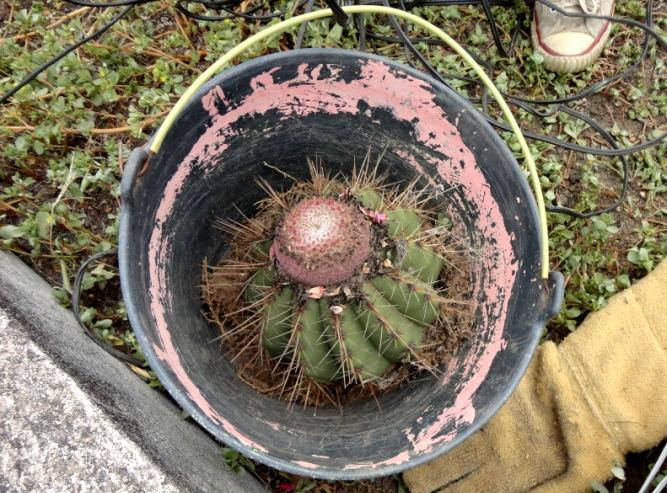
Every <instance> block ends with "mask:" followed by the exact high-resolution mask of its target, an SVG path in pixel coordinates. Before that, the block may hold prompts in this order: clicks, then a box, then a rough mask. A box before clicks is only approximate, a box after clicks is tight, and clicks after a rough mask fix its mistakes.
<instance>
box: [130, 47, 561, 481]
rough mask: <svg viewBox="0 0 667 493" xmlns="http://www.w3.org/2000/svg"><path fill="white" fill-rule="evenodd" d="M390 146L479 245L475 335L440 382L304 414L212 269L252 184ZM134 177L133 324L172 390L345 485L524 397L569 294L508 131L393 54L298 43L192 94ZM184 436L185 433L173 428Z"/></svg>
mask: <svg viewBox="0 0 667 493" xmlns="http://www.w3.org/2000/svg"><path fill="white" fill-rule="evenodd" d="M369 149H370V152H371V153H372V154H373V155H374V156H377V155H379V154H382V153H383V154H384V156H383V158H382V160H381V168H382V169H384V170H386V171H388V173H389V174H390V176H391V178H392V181H393V180H396V181H398V180H409V179H411V178H412V177H414V176H415V175H419V176H420V177H422V182H423V184H424V185H426V186H429V187H431V189H432V191H433V194H432V197H433V200H434V201H436V202H437V203H438V204H440V205H441V206H442V208H443V209H444V210H446V211H447V212H448V213H449V215H450V217H451V218H452V220H453V222H454V224H455V227H456V228H457V233H458V234H459V235H461V236H462V237H467V238H468V239H469V242H470V243H471V244H472V245H473V246H474V248H475V250H476V252H478V259H477V261H476V262H475V265H474V268H473V273H472V277H471V279H470V282H471V284H472V289H473V292H474V296H475V299H476V301H477V302H478V306H477V309H476V314H475V327H474V329H475V330H474V336H473V337H472V338H471V339H470V340H469V341H468V342H467V343H466V344H464V346H463V347H461V348H460V351H459V352H458V354H457V355H456V357H455V358H453V360H452V361H451V362H450V364H449V366H448V367H447V368H446V371H445V376H444V377H443V378H440V379H436V378H427V379H424V380H422V381H419V382H414V383H412V384H408V385H405V386H403V387H402V388H401V389H400V390H398V391H396V392H394V393H392V394H390V395H386V396H384V397H382V398H380V399H379V402H376V401H375V400H373V399H369V400H368V401H360V402H354V403H352V404H349V405H347V406H345V407H344V408H343V409H342V410H341V409H334V408H322V409H317V410H315V409H312V408H302V407H300V406H294V407H293V408H289V406H288V404H287V403H286V402H282V401H280V400H277V399H273V398H269V397H266V396H264V395H262V394H260V393H258V392H257V391H255V390H253V389H252V388H251V387H249V386H248V385H246V384H245V383H244V382H242V381H241V380H240V379H239V378H238V377H237V376H236V374H235V373H234V370H233V368H232V366H231V364H230V363H229V362H228V361H227V360H226V359H225V358H224V357H223V354H222V352H221V350H220V348H219V346H218V343H217V342H212V341H213V340H214V339H215V338H216V337H217V336H218V335H219V333H218V331H217V329H216V328H214V327H212V326H210V325H209V324H208V323H207V322H206V320H205V319H204V318H203V317H202V315H201V312H200V310H201V304H200V290H199V284H200V281H201V278H200V276H201V265H202V262H203V260H204V258H208V259H216V258H219V257H220V255H221V254H222V253H223V252H224V250H225V243H224V237H223V235H222V233H220V232H219V231H217V230H216V229H215V228H213V227H212V223H213V221H214V220H215V219H216V218H221V217H233V218H238V217H239V213H238V212H237V210H236V209H235V207H238V208H239V209H240V210H241V211H243V212H244V213H246V214H252V207H253V203H255V202H256V201H257V200H258V199H260V198H261V197H262V196H263V194H262V191H261V189H260V188H259V187H257V186H256V185H255V184H254V181H253V178H254V177H255V176H257V175H261V176H263V177H264V178H266V179H267V180H268V181H269V182H270V183H272V184H273V185H274V186H275V187H277V188H284V187H286V186H288V185H289V183H290V180H289V179H287V178H285V177H284V175H282V174H280V173H279V172H277V171H274V170H272V169H271V168H269V167H267V166H266V165H265V164H264V163H265V162H266V163H269V164H270V165H271V166H273V167H275V168H279V169H281V170H282V171H284V172H285V173H288V174H289V175H292V176H295V177H297V178H306V177H307V176H308V168H307V164H306V161H307V158H315V157H317V158H321V160H322V162H323V163H324V165H325V166H326V167H327V168H328V169H330V170H332V171H334V172H336V171H342V172H344V173H348V172H350V171H351V169H352V166H353V163H354V162H355V159H356V161H357V163H359V162H360V161H361V160H362V159H363V157H364V156H365V155H366V153H367V152H368V151H369ZM143 157H145V152H144V151H142V150H138V151H135V153H134V154H133V157H132V159H130V162H129V163H128V166H127V168H126V172H125V175H124V177H123V184H122V201H123V203H122V213H121V232H120V268H121V280H122V287H123V297H124V299H125V302H126V304H127V310H128V314H129V317H130V321H131V323H132V326H133V328H134V330H135V332H136V334H137V337H138V339H139V343H140V344H141V347H142V349H143V351H144V353H145V354H146V356H147V358H148V361H149V363H150V365H151V367H152V368H153V369H154V370H155V371H156V373H157V375H158V376H159V378H160V381H161V382H162V383H163V384H164V386H165V387H166V389H167V390H168V391H169V392H170V393H171V395H172V396H173V397H174V399H176V401H177V402H178V403H179V404H180V405H181V406H182V407H183V409H185V410H186V411H187V412H188V413H189V414H190V415H191V416H192V417H194V419H195V420H197V422H199V423H200V424H201V425H202V426H203V427H204V428H206V429H207V430H208V431H209V432H210V433H211V434H213V435H214V436H215V437H216V438H218V439H219V440H221V441H223V442H224V443H226V444H228V445H229V446H232V447H234V448H236V449H237V450H239V451H241V452H242V453H244V454H246V455H248V456H250V457H252V458H254V459H257V460H259V461H261V462H263V463H266V464H268V465H270V466H273V467H276V468H278V469H282V470H285V471H290V472H295V473H298V474H304V475H309V476H314V477H322V478H330V479H354V478H366V477H372V476H379V475H385V474H391V473H396V472H399V471H402V470H405V469H407V468H410V467H413V466H416V465H417V464H421V463H423V462H426V461H428V460H430V459H433V458H434V457H436V456H438V455H440V454H442V453H443V452H445V451H447V450H449V449H451V448H453V447H455V446H456V445H457V444H459V443H461V441H463V440H464V439H465V438H466V437H468V436H469V435H470V434H472V433H473V432H475V431H476V430H478V429H479V428H480V426H482V425H483V424H484V423H485V422H486V421H487V420H488V419H489V418H490V417H491V416H492V415H493V414H494V413H495V412H496V411H497V410H498V408H499V407H500V406H501V404H502V403H503V402H504V401H505V400H506V399H507V397H508V395H509V394H510V393H511V392H512V390H513V389H514V388H515V386H516V385H517V383H518V382H519V379H520V378H521V376H522V374H523V372H524V371H525V369H526V366H527V365H528V362H529V360H530V358H531V356H532V354H533V351H534V349H535V347H536V345H537V343H538V340H539V338H540V334H541V331H542V329H543V327H544V325H545V323H546V321H547V319H548V318H550V317H551V316H552V315H553V314H554V313H555V312H557V310H558V308H559V306H560V302H561V299H562V276H560V275H559V274H552V275H551V276H550V278H549V280H548V281H545V280H543V279H541V277H540V257H539V247H540V239H539V234H538V228H539V226H538V217H537V212H536V207H535V202H534V199H533V196H532V195H531V192H530V190H529V188H528V186H527V184H526V181H525V178H524V176H523V174H522V172H521V170H520V168H519V166H518V165H517V163H516V161H515V160H514V158H513V157H512V155H511V154H510V152H509V150H508V149H507V147H506V146H505V145H504V143H503V142H502V141H501V140H500V139H499V137H498V136H497V135H496V133H495V132H494V131H493V130H492V129H491V127H490V126H489V125H488V124H487V123H486V122H485V121H484V120H483V119H482V117H481V116H480V115H479V114H478V113H477V111H476V110H475V109H474V108H473V107H472V106H471V105H470V104H469V103H468V102H466V101H465V100H463V99H462V98H461V97H459V96H457V95H456V94H454V93H453V92H452V91H451V90H448V89H447V88H445V87H444V86H442V85H441V84H439V83H437V82H436V81H434V80H433V79H431V78H429V77H428V76H426V75H424V74H422V73H419V72H417V71H415V70H412V69H410V68H407V67H404V66H401V65H398V64H396V63H393V62H391V61H388V60H386V59H383V58H379V57H376V56H372V55H368V54H363V53H357V52H350V51H342V50H322V49H317V50H298V51H291V52H287V53H281V54H276V55H270V56H265V57H262V58H258V59H256V60H254V61H251V62H247V63H244V64H242V65H240V66H237V67H235V68H233V69H230V70H227V71H225V72H224V73H222V74H221V75H219V76H217V77H215V79H214V80H212V81H210V82H209V83H208V84H207V85H206V86H204V87H203V88H202V90H201V91H199V93H198V94H197V95H196V96H195V97H194V98H193V99H192V100H191V102H190V103H189V105H188V106H187V107H186V108H185V110H184V112H183V113H181V116H180V117H179V118H178V119H177V121H176V122H175V124H174V125H173V127H172V128H171V129H170V131H169V133H168V135H167V137H166V139H165V141H164V143H163V144H162V147H161V148H160V151H159V152H158V153H157V154H156V155H155V156H153V157H152V158H151V160H150V165H149V167H148V170H147V172H146V173H145V174H144V175H142V176H138V175H139V171H140V169H141V167H142V166H143V162H144V160H143ZM165 431H166V432H168V431H169V430H165Z"/></svg>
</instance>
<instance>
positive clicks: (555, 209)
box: [546, 106, 630, 219]
mask: <svg viewBox="0 0 667 493" xmlns="http://www.w3.org/2000/svg"><path fill="white" fill-rule="evenodd" d="M560 109H561V111H563V112H564V113H567V114H568V115H570V116H573V117H575V118H578V119H580V120H583V121H584V122H586V123H587V124H588V125H589V126H590V127H591V128H592V129H593V130H595V131H596V132H597V133H599V134H600V135H601V136H602V138H603V139H605V140H606V141H607V142H608V143H609V145H611V146H612V147H613V148H615V149H618V145H617V143H616V140H615V139H614V138H613V137H612V136H611V134H610V133H609V132H607V131H606V130H605V129H604V128H603V127H602V125H600V124H599V123H598V122H596V121H595V120H594V119H593V118H591V117H590V116H588V115H585V114H583V113H580V112H578V111H576V110H573V109H572V108H568V107H567V106H562V107H561V108H560ZM619 159H620V160H621V166H622V169H623V187H622V188H621V193H620V195H619V197H618V199H616V201H615V202H614V203H612V204H611V205H609V206H607V207H603V208H602V209H596V210H593V211H588V212H580V211H577V210H576V209H571V208H570V207H564V206H550V207H547V208H546V209H547V212H552V213H557V214H566V215H568V216H571V217H576V218H580V219H586V218H589V217H593V216H599V215H600V214H605V213H606V212H611V211H614V210H616V209H617V208H619V207H620V206H621V205H622V204H623V202H625V197H626V196H627V195H628V182H629V181H630V166H629V164H628V160H627V159H625V156H619Z"/></svg>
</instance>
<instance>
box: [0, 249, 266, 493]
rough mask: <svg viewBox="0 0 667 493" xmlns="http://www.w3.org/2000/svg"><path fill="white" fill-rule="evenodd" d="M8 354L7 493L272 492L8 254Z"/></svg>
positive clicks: (4, 370)
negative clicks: (87, 331)
mask: <svg viewBox="0 0 667 493" xmlns="http://www.w3.org/2000/svg"><path fill="white" fill-rule="evenodd" d="M0 354H2V358H0V415H1V416H2V418H3V419H2V423H0V491H129V492H134V491H137V492H140V491H141V492H143V491H160V492H163V491H164V492H172V491H203V492H208V491H215V492H220V493H259V492H264V491H265V490H264V489H263V488H262V487H261V485H260V484H259V483H258V482H257V481H256V480H255V479H254V478H253V477H252V476H250V475H249V474H247V473H245V474H235V473H233V472H232V471H230V470H229V469H228V468H227V466H226V465H225V462H224V460H223V458H222V456H221V454H220V446H219V445H218V444H217V443H216V442H215V441H214V440H213V439H212V438H211V437H210V436H209V435H207V434H206V433H205V432H204V431H203V430H202V429H200V428H199V427H197V426H196V425H194V424H193V423H191V422H189V421H187V420H184V419H183V418H182V417H181V415H180V411H179V409H178V408H177V407H176V406H175V405H174V404H173V402H172V401H171V400H170V399H168V398H166V397H165V396H163V395H161V394H159V393H158V392H156V391H154V390H152V389H150V388H149V387H148V386H147V385H145V384H144V383H143V382H142V381H141V380H140V379H139V378H138V377H136V375H134V374H133V373H132V372H131V371H130V370H129V369H128V368H126V367H125V365H123V364H122V363H120V362H119V361H117V360H115V359H114V358H113V357H111V356H110V355H108V354H107V353H106V352H104V351H103V350H102V349H100V348H99V347H97V345H95V344H94V343H93V342H92V341H90V340H89V339H88V338H87V337H86V336H85V335H84V334H83V333H82V332H81V330H80V329H79V327H78V326H77V325H76V322H75V321H74V318H73V317H72V314H71V313H70V312H69V311H67V310H64V309H62V308H61V307H60V306H59V305H58V304H57V302H56V301H55V300H54V298H53V296H52V293H51V288H50V287H49V286H48V285H47V284H46V283H45V282H44V281H43V280H42V279H41V278H39V277H38V276H37V275H36V274H35V273H34V272H33V271H32V270H31V269H29V268H28V267H27V266H25V265H24V264H23V263H22V262H20V261H19V260H18V259H17V258H16V257H14V256H13V255H10V254H7V253H5V252H0Z"/></svg>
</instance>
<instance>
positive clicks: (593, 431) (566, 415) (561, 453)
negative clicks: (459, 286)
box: [404, 260, 667, 493]
mask: <svg viewBox="0 0 667 493" xmlns="http://www.w3.org/2000/svg"><path fill="white" fill-rule="evenodd" d="M665 437H667V260H666V261H663V262H662V263H661V264H660V266H658V267H657V268H656V269H655V270H654V271H653V272H652V273H650V274H649V275H648V276H646V277H645V278H644V279H642V280H641V281H639V282H638V283H637V284H635V285H634V286H632V287H631V288H629V289H627V290H625V291H623V292H621V293H619V294H617V295H615V296H614V297H613V298H612V299H611V300H610V301H609V304H608V305H607V306H606V307H605V308H604V309H602V310H600V311H599V312H596V313H592V314H591V315H589V316H588V317H587V318H586V320H585V321H584V322H583V323H582V324H581V326H580V327H579V328H578V329H577V330H576V331H574V332H573V333H572V334H570V335H569V336H568V337H567V338H566V339H565V341H564V342H563V343H561V344H560V345H556V344H553V343H551V342H547V343H544V344H542V345H541V346H540V348H539V350H538V351H537V353H536V355H535V358H534V359H533V361H532V363H531V365H530V367H529V369H528V371H527V372H526V374H525V376H524V377H523V380H522V381H521V383H520V384H519V386H518V387H517V390H516V391H515V392H514V393H513V394H512V396H511V397H510V398H509V400H508V401H507V403H506V404H505V405H504V406H503V407H502V408H501V410H500V411H499V412H498V414H497V415H496V416H494V417H493V419H492V420H491V421H490V422H489V424H487V426H486V427H484V428H483V429H482V430H480V431H479V432H478V433H476V434H475V435H473V436H472V437H471V438H469V439H468V440H467V441H465V442H464V443H463V444H462V445H460V446H459V447H457V448H456V449H454V450H452V451H451V452H449V453H448V454H446V455H444V456H442V457H440V458H438V459H436V460H434V461H433V462H430V463H428V464H426V465H424V466H420V467H418V468H416V469H413V470H411V471H408V472H406V473H405V474H404V480H405V483H406V485H407V486H408V488H409V489H410V492H411V493H433V492H438V493H441V492H447V493H453V492H466V493H468V492H474V493H477V492H495V491H500V492H522V491H529V490H530V491H539V492H554V493H555V492H558V493H569V492H578V491H590V484H591V481H592V480H597V481H599V482H604V481H606V480H607V479H610V478H611V471H610V468H611V467H612V466H614V465H624V455H625V453H627V452H637V451H641V450H645V449H647V448H650V447H652V446H654V445H656V444H657V443H659V442H660V441H661V440H662V439H663V438H665Z"/></svg>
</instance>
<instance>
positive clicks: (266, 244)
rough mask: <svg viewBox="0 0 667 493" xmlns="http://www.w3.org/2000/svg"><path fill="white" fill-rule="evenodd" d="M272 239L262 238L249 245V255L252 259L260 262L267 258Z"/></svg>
mask: <svg viewBox="0 0 667 493" xmlns="http://www.w3.org/2000/svg"><path fill="white" fill-rule="evenodd" d="M272 244H273V241H271V240H264V241H258V242H256V243H253V245H252V246H251V247H250V251H249V255H250V258H251V259H252V260H255V261H256V262H262V261H265V260H267V259H268V258H269V250H271V245H272Z"/></svg>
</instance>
